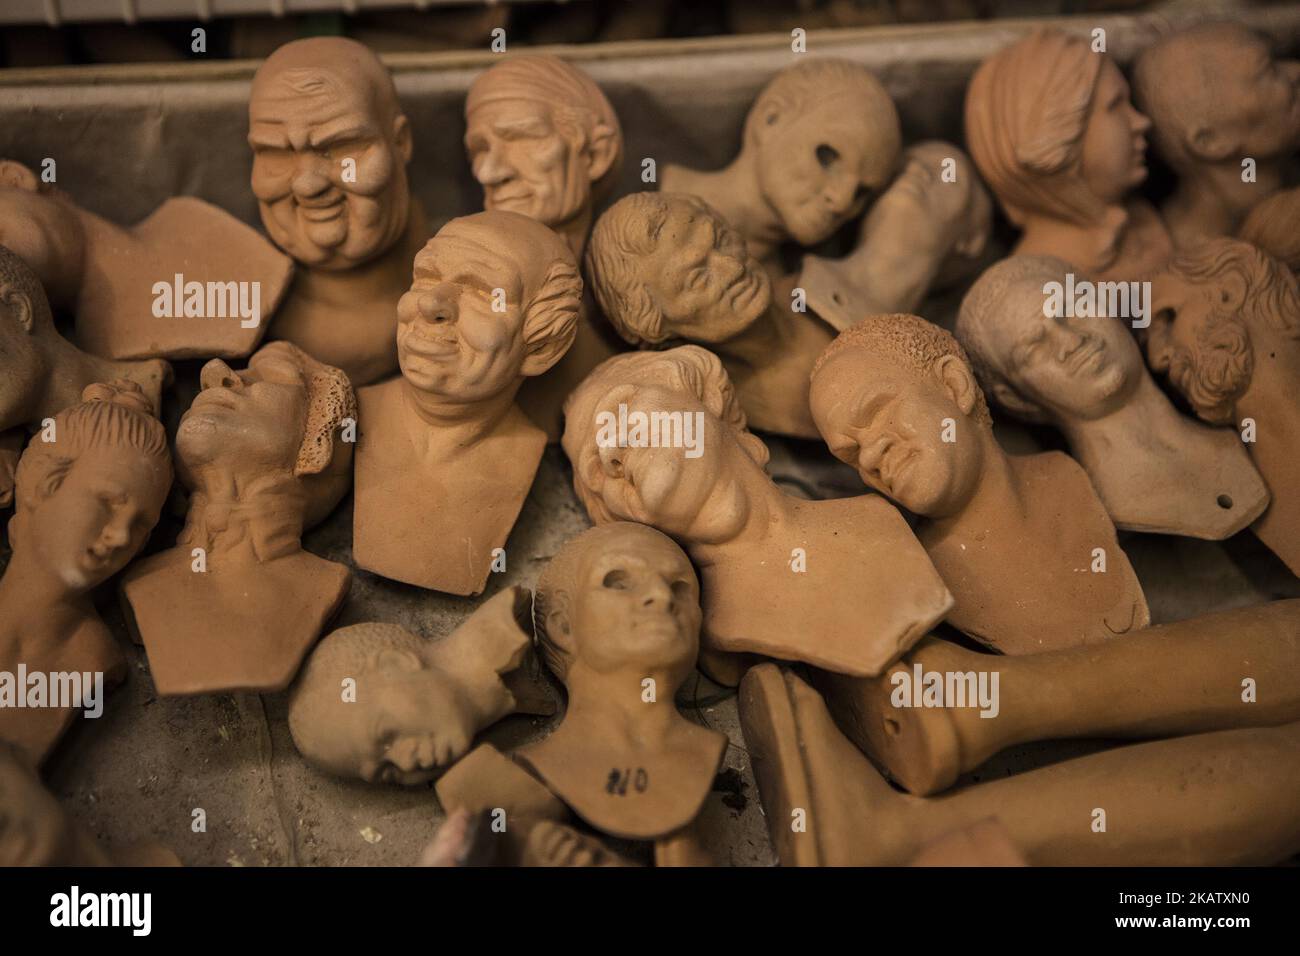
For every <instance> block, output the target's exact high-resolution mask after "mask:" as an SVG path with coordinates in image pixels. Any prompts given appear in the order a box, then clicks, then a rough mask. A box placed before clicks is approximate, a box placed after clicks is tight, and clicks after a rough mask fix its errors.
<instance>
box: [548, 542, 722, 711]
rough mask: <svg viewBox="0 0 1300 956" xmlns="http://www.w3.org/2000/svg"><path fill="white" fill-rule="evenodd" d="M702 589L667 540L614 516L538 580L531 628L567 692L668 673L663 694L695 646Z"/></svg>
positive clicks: (685, 668)
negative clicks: (598, 681)
mask: <svg viewBox="0 0 1300 956" xmlns="http://www.w3.org/2000/svg"><path fill="white" fill-rule="evenodd" d="M701 620H702V613H701V611H700V586H699V581H698V580H697V578H696V576H695V569H694V568H693V567H692V566H691V562H690V559H688V558H687V557H686V555H685V553H683V551H682V549H681V548H679V547H678V546H677V545H676V544H674V543H673V541H672V539H670V538H669V537H667V536H666V535H664V534H662V533H660V532H659V531H656V530H655V529H654V528H650V527H647V526H645V525H642V524H634V523H631V522H626V521H615V522H612V523H609V524H602V525H599V526H598V527H595V528H590V529H588V530H587V531H584V532H583V533H582V534H580V535H578V537H576V538H574V539H573V540H571V541H569V542H568V543H567V544H565V546H564V547H563V548H561V549H560V551H559V552H558V553H557V554H556V555H555V557H554V558H552V559H551V562H550V564H548V565H547V566H546V568H545V570H543V571H542V575H541V577H540V578H539V579H538V582H537V595H536V598H535V600H534V605H533V626H534V629H535V631H536V633H537V645H538V648H539V651H540V653H541V655H542V658H543V660H545V662H546V664H547V666H548V667H549V668H550V669H551V671H552V672H553V673H554V674H555V675H556V676H557V677H559V678H560V680H561V681H562V682H563V683H564V684H565V686H566V687H568V688H569V690H570V693H573V692H574V690H575V689H578V688H581V687H583V686H584V684H585V683H587V682H590V681H591V680H592V679H593V678H603V677H610V676H616V675H619V674H621V673H627V674H630V675H631V679H632V681H633V686H636V685H639V683H640V681H641V680H642V679H643V678H644V677H645V676H647V675H651V674H653V675H655V676H657V677H661V678H663V679H667V681H668V684H669V687H668V688H665V689H664V691H661V693H665V694H670V693H671V692H672V691H676V689H677V688H678V687H679V686H680V685H681V683H682V682H683V681H684V680H685V679H686V677H687V676H688V675H689V674H690V672H691V670H692V669H693V668H694V667H695V659H696V657H697V655H698V654H699V649H700V623H701Z"/></svg>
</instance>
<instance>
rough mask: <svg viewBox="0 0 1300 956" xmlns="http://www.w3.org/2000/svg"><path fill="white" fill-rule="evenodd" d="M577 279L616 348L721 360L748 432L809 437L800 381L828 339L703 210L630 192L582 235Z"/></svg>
mask: <svg viewBox="0 0 1300 956" xmlns="http://www.w3.org/2000/svg"><path fill="white" fill-rule="evenodd" d="M587 276H588V279H589V280H590V282H591V284H592V288H593V290H594V292H595V294H596V300H597V301H598V302H599V303H600V307H601V309H603V310H604V312H605V315H606V316H607V317H608V318H609V320H610V322H611V323H612V324H613V326H614V328H615V329H616V330H617V331H618V333H619V335H621V336H622V337H623V338H624V339H626V340H627V341H628V342H630V343H631V344H633V345H638V346H641V347H642V348H661V347H663V346H664V345H665V344H666V343H667V344H673V343H680V342H682V341H687V342H698V343H700V344H703V345H706V346H708V347H709V348H710V349H712V350H713V351H714V352H716V353H717V355H718V357H719V358H720V359H722V363H723V366H724V367H725V368H726V369H727V374H728V376H729V377H730V378H731V380H732V383H733V384H734V385H735V388H736V395H737V396H738V397H739V399H740V403H741V405H742V406H743V407H744V409H745V417H746V418H747V419H748V420H749V423H750V425H752V426H753V427H754V428H759V429H762V430H763V431H771V432H777V433H778V434H783V435H793V436H795V437H798V438H816V437H817V426H816V424H815V423H814V422H813V420H812V414H811V413H810V412H809V411H808V373H809V372H810V371H811V370H812V367H813V363H814V362H816V361H817V356H818V355H820V354H821V352H822V349H824V348H825V347H826V346H827V345H829V344H830V341H831V338H832V333H831V331H830V330H829V329H827V328H826V327H825V326H823V325H822V324H821V323H819V322H816V321H812V320H811V318H810V317H809V316H808V315H807V314H803V313H798V312H794V311H792V310H791V308H790V304H791V300H790V299H789V298H788V297H787V298H786V299H785V300H784V301H774V300H773V298H772V290H771V282H770V280H769V279H768V276H767V274H766V273H765V272H764V271H763V268H762V267H761V266H760V265H759V263H758V260H756V259H755V258H754V257H753V256H751V255H750V254H749V252H748V251H747V250H746V248H745V241H744V240H743V239H741V238H740V236H739V235H738V234H737V233H736V232H734V231H733V230H732V229H731V228H730V227H729V226H728V225H727V223H726V221H725V220H724V219H723V218H722V217H721V216H720V215H719V214H718V213H717V212H716V211H715V210H713V209H711V208H709V206H708V205H707V204H706V203H704V202H703V201H702V200H700V199H698V198H696V197H695V196H688V195H685V194H681V193H645V192H643V193H633V194H632V195H630V196H625V197H624V198H623V199H620V200H619V201H618V202H617V203H615V204H614V205H613V206H612V207H611V208H610V209H608V210H607V211H606V212H605V213H604V214H603V215H602V216H601V217H600V220H599V221H598V222H597V223H596V228H595V230H594V231H593V232H592V237H591V249H590V250H589V251H588V254H587Z"/></svg>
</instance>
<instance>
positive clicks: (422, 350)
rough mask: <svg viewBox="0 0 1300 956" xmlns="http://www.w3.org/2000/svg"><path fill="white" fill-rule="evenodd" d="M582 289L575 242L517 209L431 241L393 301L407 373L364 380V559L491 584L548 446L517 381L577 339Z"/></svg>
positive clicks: (359, 526)
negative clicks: (518, 399)
mask: <svg viewBox="0 0 1300 956" xmlns="http://www.w3.org/2000/svg"><path fill="white" fill-rule="evenodd" d="M581 296H582V279H581V278H580V277H579V276H578V270H577V264H576V262H575V261H574V259H573V254H572V253H571V252H569V249H568V247H567V246H565V245H564V243H563V242H562V241H561V240H560V237H559V236H557V235H556V234H555V233H553V232H551V230H550V229H548V228H546V227H545V226H543V225H542V224H541V223H539V222H537V221H536V220H533V219H528V218H527V217H525V216H521V215H519V214H518V213H513V212H483V213H478V214H477V215H473V216H466V217H464V218H461V219H453V220H452V221H451V222H449V223H447V225H445V226H443V227H442V229H440V230H439V231H438V234H437V235H436V236H434V237H433V238H432V239H430V240H429V243H428V245H426V246H425V247H424V249H423V250H422V251H421V252H420V254H419V255H418V256H416V257H415V277H414V281H413V282H412V284H411V289H410V291H409V292H408V293H407V294H406V295H404V296H403V297H402V301H401V302H400V303H399V305H398V316H399V324H398V327H397V352H398V358H399V360H400V361H401V364H402V375H401V376H400V377H398V378H395V379H392V380H391V381H388V382H385V383H384V384H382V385H375V386H372V387H371V388H366V389H362V390H361V423H360V437H359V442H358V448H357V466H356V485H357V488H356V505H355V508H354V517H353V525H352V527H353V549H352V553H353V558H354V559H355V560H356V562H357V564H358V565H360V566H361V567H363V568H365V569H366V570H368V571H373V572H375V573H376V574H382V575H383V576H384V577H387V578H393V579H394V580H397V581H405V582H406V583H408V584H418V585H419V586H420V587H425V588H432V589H434V590H437V591H446V592H448V593H451V594H464V595H467V594H478V593H479V592H481V591H482V590H483V588H484V586H485V585H486V584H487V578H488V574H489V573H490V572H491V569H492V564H493V561H494V560H495V557H496V556H495V555H494V553H493V552H494V551H496V550H497V549H499V548H502V547H504V545H505V543H506V538H507V537H508V536H509V534H510V529H511V528H512V527H514V523H515V519H516V518H517V517H518V516H519V509H520V508H521V507H522V506H523V503H524V498H525V497H527V495H528V490H529V488H530V487H531V486H532V483H533V477H534V475H535V474H536V473H537V466H538V464H539V462H540V461H541V457H542V452H543V451H544V450H545V448H546V435H545V433H543V432H542V431H541V430H539V429H538V428H536V427H535V426H534V425H533V424H532V423H531V422H529V421H528V418H527V416H525V415H524V413H523V412H522V411H521V410H520V408H519V406H518V405H517V404H516V403H515V393H516V392H517V391H518V390H519V385H520V383H521V382H522V381H523V380H524V379H525V378H527V377H529V376H533V375H540V374H541V373H543V372H545V371H546V370H547V369H548V368H550V367H551V366H552V365H554V364H555V361H556V360H557V359H558V358H559V357H560V356H561V355H563V354H564V351H565V350H566V349H567V348H568V347H569V345H570V343H572V341H573V334H574V326H575V322H576V315H577V310H578V302H579V300H580V299H581Z"/></svg>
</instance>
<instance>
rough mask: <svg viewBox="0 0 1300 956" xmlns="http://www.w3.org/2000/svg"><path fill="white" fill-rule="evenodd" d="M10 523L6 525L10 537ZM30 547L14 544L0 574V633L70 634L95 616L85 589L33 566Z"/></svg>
mask: <svg viewBox="0 0 1300 956" xmlns="http://www.w3.org/2000/svg"><path fill="white" fill-rule="evenodd" d="M13 531H14V528H13V524H12V523H11V524H10V533H11V540H12V537H13ZM30 554H31V549H30V548H24V547H21V546H19V547H15V548H14V553H13V557H12V558H11V559H10V561H9V566H8V568H6V569H5V572H4V576H3V577H0V617H2V618H4V626H3V627H0V632H4V631H7V632H9V634H11V635H15V636H18V637H20V638H21V637H24V636H25V635H36V634H70V633H72V632H73V631H75V630H76V629H77V628H78V627H79V626H80V625H81V624H82V622H84V621H86V620H88V619H91V618H94V617H95V606H94V604H93V602H92V601H91V599H90V595H89V592H86V591H81V590H78V589H76V588H73V587H70V586H69V585H68V584H67V583H65V582H64V581H63V580H62V579H61V578H60V577H59V576H58V575H56V574H52V573H50V572H48V571H46V570H45V569H43V568H40V567H38V566H36V565H35V564H34V563H33V561H32V560H31V558H30V557H29V555H30Z"/></svg>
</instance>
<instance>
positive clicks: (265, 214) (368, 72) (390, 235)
mask: <svg viewBox="0 0 1300 956" xmlns="http://www.w3.org/2000/svg"><path fill="white" fill-rule="evenodd" d="M248 121H249V132H248V143H249V146H251V147H252V150H253V170H252V187H253V192H254V193H255V194H256V195H257V203H258V209H259V211H260V212H261V215H262V224H263V225H264V226H265V227H266V231H267V232H268V233H269V234H270V236H271V239H272V240H274V242H275V244H276V245H278V246H279V247H280V248H281V249H283V250H284V251H285V252H287V253H288V254H289V255H291V256H293V258H295V259H297V260H298V261H299V262H301V263H303V264H305V265H308V266H312V267H314V268H318V269H328V270H341V269H351V268H353V267H354V266H358V265H361V264H362V263H364V262H367V261H369V260H371V259H374V258H375V257H377V256H379V255H380V254H381V253H383V252H385V251H387V250H388V249H389V248H390V247H391V246H392V245H393V244H394V243H395V242H397V240H398V239H399V238H400V237H401V235H402V233H403V231H404V230H405V229H406V222H407V215H408V213H409V208H410V188H409V185H408V183H407V178H406V164H407V163H408V162H410V159H411V127H410V123H409V122H408V120H407V118H406V116H405V114H403V112H402V109H401V106H400V104H399V103H398V100H397V90H396V88H395V87H394V86H393V80H392V77H391V76H389V74H388V71H387V70H386V69H385V68H384V65H383V64H382V63H381V62H380V61H379V58H378V57H377V56H375V55H374V54H373V53H371V52H370V50H368V49H367V48H366V47H365V46H363V45H362V44H360V43H357V42H356V41H355V40H348V39H345V38H343V37H310V38H307V39H302V40H294V41H293V42H291V43H286V44H285V45H284V46H282V47H280V48H279V49H278V50H276V51H275V52H274V53H272V54H271V55H270V56H269V57H267V59H266V61H265V62H264V63H263V64H262V65H261V66H260V67H259V68H258V70H257V74H256V75H255V76H254V77H253V89H252V94H251V97H250V99H249V104H248Z"/></svg>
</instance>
